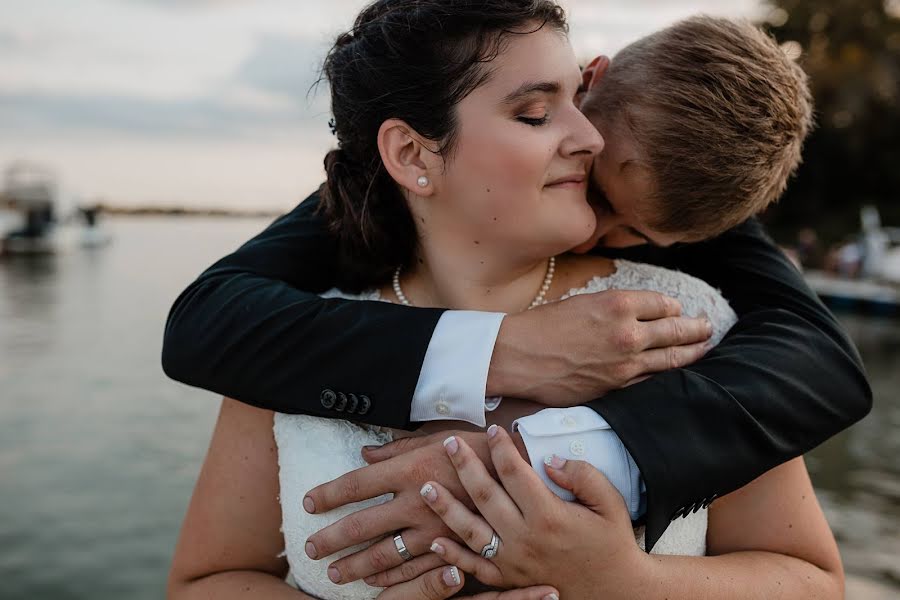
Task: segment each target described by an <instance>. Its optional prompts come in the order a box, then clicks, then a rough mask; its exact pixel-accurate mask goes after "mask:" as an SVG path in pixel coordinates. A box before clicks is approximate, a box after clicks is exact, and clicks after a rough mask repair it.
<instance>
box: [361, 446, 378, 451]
mask: <svg viewBox="0 0 900 600" xmlns="http://www.w3.org/2000/svg"><path fill="white" fill-rule="evenodd" d="M379 448H381V446H363V450H365V451H366V452H372V451H374V450H378V449H379Z"/></svg>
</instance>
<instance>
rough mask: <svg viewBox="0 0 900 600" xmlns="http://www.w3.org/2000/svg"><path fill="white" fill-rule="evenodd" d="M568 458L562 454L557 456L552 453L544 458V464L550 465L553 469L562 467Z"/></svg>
mask: <svg viewBox="0 0 900 600" xmlns="http://www.w3.org/2000/svg"><path fill="white" fill-rule="evenodd" d="M566 462H567V461H566V459H564V458H563V457H562V456H557V455H555V454H551V455H550V456H548V457H546V458H545V459H544V464H545V465H547V466H548V467H550V468H551V469H556V470H559V469H562V468H563V467H565V466H566Z"/></svg>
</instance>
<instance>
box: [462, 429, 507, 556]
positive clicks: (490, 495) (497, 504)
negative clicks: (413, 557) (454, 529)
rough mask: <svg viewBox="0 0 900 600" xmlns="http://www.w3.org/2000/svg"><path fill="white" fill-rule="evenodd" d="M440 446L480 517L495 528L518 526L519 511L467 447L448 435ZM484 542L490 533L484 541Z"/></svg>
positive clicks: (499, 529) (463, 442) (463, 441)
mask: <svg viewBox="0 0 900 600" xmlns="http://www.w3.org/2000/svg"><path fill="white" fill-rule="evenodd" d="M444 448H445V449H446V450H447V454H448V455H449V456H450V462H452V463H453V466H454V468H456V474H457V475H459V480H460V482H461V483H462V484H463V487H464V488H465V489H466V492H467V493H468V494H469V497H470V498H472V501H473V502H474V503H475V506H476V507H477V508H478V511H479V512H480V513H481V514H482V515H483V516H484V518H485V519H487V520H488V522H489V523H491V525H493V526H494V528H496V529H497V530H498V531H509V530H510V529H512V528H518V527H519V525H520V524H521V522H522V512H521V511H520V510H519V507H518V506H516V504H515V502H513V500H512V498H510V497H509V494H507V493H506V490H504V489H503V486H501V485H500V484H499V483H497V482H496V481H494V478H493V477H491V475H490V473H488V470H487V467H485V466H484V463H483V462H481V459H480V458H479V457H478V455H477V454H475V451H474V450H472V448H471V446H469V445H468V444H467V443H466V442H465V440H463V439H462V438H461V437H459V436H450V437H448V438H447V439H446V440H444ZM448 525H449V523H448ZM488 541H490V536H488V540H487V541H485V542H484V543H487V542H488Z"/></svg>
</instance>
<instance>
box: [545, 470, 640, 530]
mask: <svg viewBox="0 0 900 600" xmlns="http://www.w3.org/2000/svg"><path fill="white" fill-rule="evenodd" d="M545 469H546V471H547V475H548V476H549V477H550V479H552V480H553V482H554V483H556V485H558V486H559V487H561V488H563V489H565V490H568V491H570V492H572V493H573V494H575V498H576V499H577V500H578V502H579V503H581V504H583V505H584V506H586V507H588V508H589V509H591V510H592V511H594V512H595V513H597V514H600V515H604V516H610V515H611V514H612V512H613V511H616V510H623V509H624V508H625V505H624V500H623V499H622V494H621V493H619V490H617V489H616V487H615V486H614V485H613V484H611V483H610V482H609V479H607V478H606V476H605V475H604V474H603V473H601V472H600V471H598V470H597V468H596V467H594V466H593V465H591V464H589V463H586V462H584V461H582V460H566V459H564V458H560V457H558V456H554V457H553V458H552V460H549V461H547V464H546V465H545Z"/></svg>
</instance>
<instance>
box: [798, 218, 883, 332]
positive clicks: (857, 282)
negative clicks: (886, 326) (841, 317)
mask: <svg viewBox="0 0 900 600" xmlns="http://www.w3.org/2000/svg"><path fill="white" fill-rule="evenodd" d="M860 222H861V226H862V227H861V232H860V234H859V236H857V239H856V241H854V242H852V243H850V244H847V245H846V246H845V247H844V248H843V249H842V250H841V251H842V253H843V254H844V256H845V258H846V260H847V261H848V262H852V263H856V264H855V267H856V268H853V269H851V270H852V271H853V272H854V273H855V274H856V276H855V277H853V276H850V275H848V274H847V273H840V272H836V273H835V272H826V271H820V270H808V271H806V272H805V273H804V275H805V277H806V281H807V283H809V286H810V287H811V288H812V289H813V290H814V291H815V292H816V293H817V294H818V295H819V297H820V298H822V300H823V301H825V302H826V303H828V304H829V305H830V306H832V307H833V308H836V309H841V310H848V311H853V312H866V313H871V314H875V315H884V316H900V228H898V227H883V226H882V224H881V215H880V214H879V213H878V209H877V208H875V207H874V206H865V207H863V208H862V210H861V211H860Z"/></svg>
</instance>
